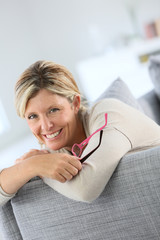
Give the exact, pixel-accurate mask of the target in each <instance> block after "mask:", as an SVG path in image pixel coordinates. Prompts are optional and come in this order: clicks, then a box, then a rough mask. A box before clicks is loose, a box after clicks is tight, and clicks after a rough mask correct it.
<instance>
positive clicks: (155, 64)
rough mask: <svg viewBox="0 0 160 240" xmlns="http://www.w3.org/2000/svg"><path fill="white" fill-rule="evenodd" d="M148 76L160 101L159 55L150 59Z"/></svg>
mask: <svg viewBox="0 0 160 240" xmlns="http://www.w3.org/2000/svg"><path fill="white" fill-rule="evenodd" d="M149 74H150V77H151V80H152V82H153V85H154V90H155V92H156V94H157V96H158V98H159V99H160V55H155V56H151V57H150V59H149Z"/></svg>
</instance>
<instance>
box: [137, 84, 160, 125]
mask: <svg viewBox="0 0 160 240" xmlns="http://www.w3.org/2000/svg"><path fill="white" fill-rule="evenodd" d="M138 102H139V104H140V105H141V106H142V108H143V109H144V112H145V114H146V115H147V116H148V117H150V118H151V119H152V120H154V121H155V122H156V123H157V124H159V125H160V100H159V98H158V97H157V94H156V93H155V91H154V89H153V90H151V91H150V92H148V93H146V94H145V95H143V96H141V97H140V98H139V99H138Z"/></svg>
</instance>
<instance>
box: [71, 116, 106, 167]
mask: <svg viewBox="0 0 160 240" xmlns="http://www.w3.org/2000/svg"><path fill="white" fill-rule="evenodd" d="M106 125H107V113H105V124H104V125H103V126H102V127H101V128H99V129H98V130H96V131H95V132H94V133H92V134H91V135H90V136H89V137H88V138H86V139H85V140H84V141H83V142H81V143H80V144H77V143H75V144H74V145H73V147H72V153H73V155H74V156H76V157H79V158H80V156H81V154H82V150H83V148H84V147H85V146H86V145H87V144H88V142H89V140H90V139H91V137H92V136H93V135H94V134H96V133H97V132H99V131H100V140H99V144H98V146H97V147H96V148H94V149H93V150H92V151H91V152H90V153H88V154H87V155H86V156H85V157H83V158H82V159H81V160H80V161H81V162H84V161H85V160H86V159H87V158H88V157H89V156H90V155H91V154H92V153H93V152H94V151H95V150H96V149H97V148H98V147H99V146H100V144H101V140H102V135H103V130H102V129H103V128H104V127H105V126H106Z"/></svg>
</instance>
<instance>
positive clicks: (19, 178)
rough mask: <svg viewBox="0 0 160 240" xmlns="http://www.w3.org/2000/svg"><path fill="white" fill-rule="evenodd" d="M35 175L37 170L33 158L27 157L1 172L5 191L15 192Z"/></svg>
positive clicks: (1, 181) (0, 181)
mask: <svg viewBox="0 0 160 240" xmlns="http://www.w3.org/2000/svg"><path fill="white" fill-rule="evenodd" d="M34 176H35V170H34V167H33V161H32V158H30V159H26V160H25V161H22V162H20V163H18V164H16V165H14V166H11V167H9V168H5V169H4V170H2V172H1V173H0V185H1V188H2V189H3V191H4V192H5V193H7V194H14V193H16V192H17V191H18V190H19V189H20V188H21V187H22V186H23V185H24V184H25V183H26V182H28V181H29V180H30V179H31V178H32V177H34Z"/></svg>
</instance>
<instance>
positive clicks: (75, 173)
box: [65, 164, 79, 176]
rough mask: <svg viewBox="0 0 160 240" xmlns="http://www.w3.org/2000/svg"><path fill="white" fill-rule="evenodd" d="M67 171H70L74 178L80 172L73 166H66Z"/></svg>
mask: <svg viewBox="0 0 160 240" xmlns="http://www.w3.org/2000/svg"><path fill="white" fill-rule="evenodd" d="M65 169H66V171H68V172H69V173H70V174H71V175H72V176H76V175H77V174H78V172H79V169H78V168H76V167H74V166H73V165H72V164H68V165H67V166H66V168H65Z"/></svg>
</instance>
